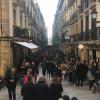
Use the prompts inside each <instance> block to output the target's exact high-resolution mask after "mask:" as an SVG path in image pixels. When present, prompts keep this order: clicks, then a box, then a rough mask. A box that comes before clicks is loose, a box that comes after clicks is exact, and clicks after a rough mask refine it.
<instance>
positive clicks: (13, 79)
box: [6, 73, 18, 89]
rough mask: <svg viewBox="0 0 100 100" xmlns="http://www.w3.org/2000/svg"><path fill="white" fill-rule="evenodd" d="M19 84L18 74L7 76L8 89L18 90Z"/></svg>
mask: <svg viewBox="0 0 100 100" xmlns="http://www.w3.org/2000/svg"><path fill="white" fill-rule="evenodd" d="M17 82H18V75H17V74H14V75H12V74H11V73H9V74H8V75H7V76H6V85H7V88H10V89H14V88H16V83H17Z"/></svg>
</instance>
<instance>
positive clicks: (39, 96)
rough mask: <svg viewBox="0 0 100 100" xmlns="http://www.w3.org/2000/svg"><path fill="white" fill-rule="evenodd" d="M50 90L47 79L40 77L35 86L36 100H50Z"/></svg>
mask: <svg viewBox="0 0 100 100" xmlns="http://www.w3.org/2000/svg"><path fill="white" fill-rule="evenodd" d="M49 91H50V88H49V86H48V84H47V80H46V78H45V77H40V79H39V81H38V82H37V84H36V85H35V100H49V98H50V95H49V94H50V92H49Z"/></svg>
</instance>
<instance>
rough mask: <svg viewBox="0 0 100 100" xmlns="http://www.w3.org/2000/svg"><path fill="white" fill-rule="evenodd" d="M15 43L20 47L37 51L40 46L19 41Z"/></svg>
mask: <svg viewBox="0 0 100 100" xmlns="http://www.w3.org/2000/svg"><path fill="white" fill-rule="evenodd" d="M14 42H15V43H17V44H19V45H22V46H24V47H27V48H29V49H37V48H38V46H37V45H36V44H34V43H28V42H17V41H14Z"/></svg>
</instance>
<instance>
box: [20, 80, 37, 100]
mask: <svg viewBox="0 0 100 100" xmlns="http://www.w3.org/2000/svg"><path fill="white" fill-rule="evenodd" d="M34 87H35V86H34V85H33V83H32V82H31V81H30V79H29V78H28V81H27V82H26V83H25V84H24V86H23V87H22V89H21V95H22V96H23V100H34V97H35V93H34V91H35V88H34Z"/></svg>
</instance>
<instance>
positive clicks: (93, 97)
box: [0, 80, 100, 100]
mask: <svg viewBox="0 0 100 100" xmlns="http://www.w3.org/2000/svg"><path fill="white" fill-rule="evenodd" d="M62 84H63V88H64V92H63V95H64V94H67V95H69V96H70V97H73V96H76V97H78V99H79V100H100V92H96V93H95V94H93V93H91V92H90V91H89V90H88V87H87V86H83V87H77V86H72V85H71V84H69V83H68V82H67V81H65V80H64V81H63V82H62ZM16 90H17V92H16V93H17V99H16V100H22V96H21V92H20V86H18V87H17V89H16ZM0 100H9V99H8V92H7V88H6V87H5V88H3V89H2V90H1V91H0Z"/></svg>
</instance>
